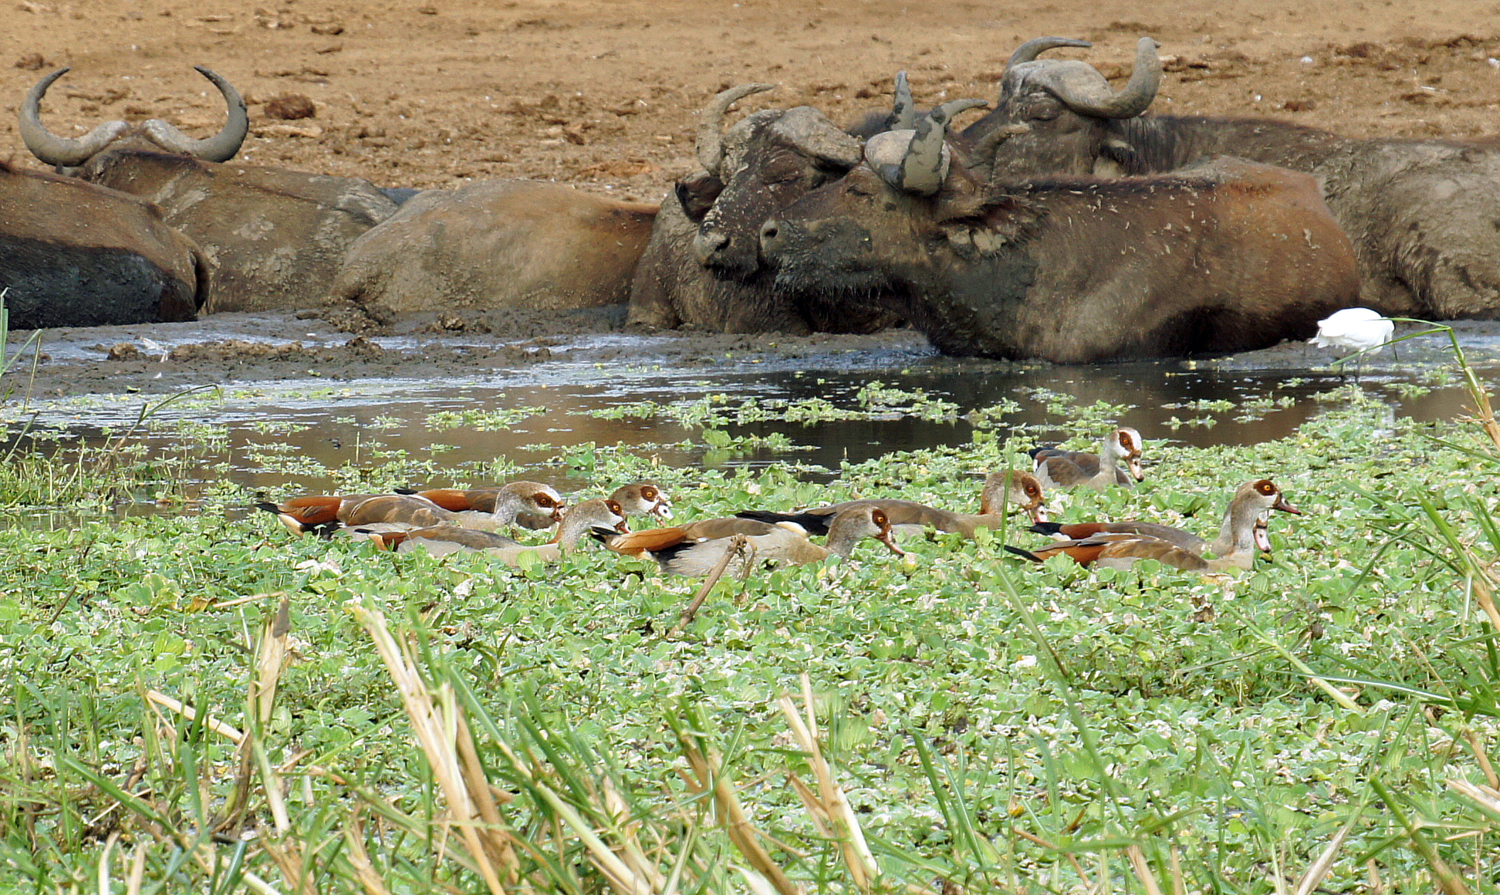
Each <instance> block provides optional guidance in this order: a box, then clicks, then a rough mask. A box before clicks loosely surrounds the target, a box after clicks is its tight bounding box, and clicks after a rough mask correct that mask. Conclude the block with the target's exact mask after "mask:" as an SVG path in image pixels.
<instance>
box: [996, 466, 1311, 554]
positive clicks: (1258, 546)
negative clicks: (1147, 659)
mask: <svg viewBox="0 0 1500 895" xmlns="http://www.w3.org/2000/svg"><path fill="white" fill-rule="evenodd" d="M1271 510H1281V511H1282V512H1286V513H1296V514H1298V515H1301V512H1302V511H1301V510H1298V509H1297V508H1296V507H1294V506H1292V505H1291V504H1289V503H1287V501H1286V498H1285V497H1283V496H1282V493H1281V489H1280V488H1278V487H1276V485H1275V484H1274V483H1273V482H1271V481H1270V480H1269V479H1260V480H1259V481H1254V482H1249V483H1246V484H1244V485H1241V486H1240V487H1239V489H1238V490H1236V491H1235V495H1234V498H1233V499H1231V501H1230V511H1229V512H1228V513H1226V514H1225V518H1224V531H1223V532H1221V535H1220V539H1219V540H1216V541H1213V542H1210V543H1208V545H1207V546H1208V548H1209V549H1211V550H1213V551H1215V555H1213V556H1211V557H1209V558H1205V557H1204V556H1203V555H1202V552H1201V551H1195V550H1191V549H1187V548H1184V547H1182V546H1180V545H1179V544H1177V543H1173V542H1172V541H1168V540H1163V539H1161V538H1154V537H1150V536H1148V535H1143V534H1138V533H1132V532H1110V531H1103V532H1099V533H1096V534H1093V535H1090V536H1088V537H1085V538H1079V539H1074V540H1068V541H1058V542H1056V543H1053V544H1050V545H1048V546H1046V547H1043V548H1041V549H1038V550H1022V549H1021V548H1019V547H1011V546H1009V545H1007V546H1006V548H1005V549H1006V550H1008V551H1010V552H1011V553H1014V554H1016V555H1018V556H1022V557H1025V558H1026V559H1030V560H1034V561H1036V562H1042V561H1044V560H1046V559H1047V557H1049V556H1053V555H1055V554H1058V553H1065V554H1067V555H1068V556H1070V557H1072V558H1073V559H1074V560H1075V561H1077V562H1078V564H1079V565H1085V566H1087V565H1099V566H1101V567H1103V568H1112V569H1125V568H1129V567H1130V566H1132V565H1134V564H1135V563H1137V562H1139V561H1140V560H1143V559H1154V560H1156V561H1158V562H1160V563H1162V564H1163V565H1169V566H1173V567H1174V568H1178V569H1182V570H1183V571H1188V572H1225V571H1229V570H1231V569H1249V568H1252V567H1253V566H1254V564H1255V557H1256V553H1257V551H1260V550H1264V551H1266V552H1269V550H1270V543H1271V542H1270V539H1269V537H1268V536H1267V534H1266V531H1265V529H1264V528H1263V527H1262V522H1263V517H1265V516H1268V515H1269V514H1270V511H1271ZM1225 535H1227V538H1226V537H1225Z"/></svg>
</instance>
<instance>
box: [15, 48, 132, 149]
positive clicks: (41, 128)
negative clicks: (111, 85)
mask: <svg viewBox="0 0 1500 895" xmlns="http://www.w3.org/2000/svg"><path fill="white" fill-rule="evenodd" d="M70 70H71V69H68V68H59V69H58V70H57V71H55V72H53V73H52V74H50V75H48V76H47V77H45V78H42V79H41V80H40V81H37V82H36V86H35V87H32V88H31V90H29V91H27V93H26V99H25V100H23V101H22V102H21V120H20V123H19V130H20V131H21V140H22V141H23V142H24V143H25V144H26V148H27V149H30V150H31V154H32V155H34V156H36V157H37V158H38V159H39V160H41V161H42V162H43V163H44V164H48V165H52V166H53V167H58V168H61V167H75V166H77V165H81V164H83V163H84V162H86V161H88V160H89V158H90V157H91V156H93V155H94V154H95V153H97V152H98V151H99V150H101V149H103V148H104V147H105V145H107V144H108V143H109V141H110V140H113V139H114V138H115V137H118V136H119V135H120V134H121V133H122V132H124V131H125V130H127V129H128V128H129V127H130V126H129V125H127V124H126V123H125V122H123V121H106V122H104V123H103V124H101V125H99V126H98V127H96V128H94V129H93V130H91V131H89V132H88V133H87V134H85V135H83V136H82V137H81V138H79V139H76V140H74V139H70V138H68V137H59V136H58V135H57V134H54V133H52V132H51V131H49V130H47V127H46V125H44V124H42V97H43V96H45V95H46V93H47V88H48V87H51V86H52V82H53V81H56V80H57V79H58V78H60V77H62V76H63V75H65V74H67V73H68V72H69V71H70Z"/></svg>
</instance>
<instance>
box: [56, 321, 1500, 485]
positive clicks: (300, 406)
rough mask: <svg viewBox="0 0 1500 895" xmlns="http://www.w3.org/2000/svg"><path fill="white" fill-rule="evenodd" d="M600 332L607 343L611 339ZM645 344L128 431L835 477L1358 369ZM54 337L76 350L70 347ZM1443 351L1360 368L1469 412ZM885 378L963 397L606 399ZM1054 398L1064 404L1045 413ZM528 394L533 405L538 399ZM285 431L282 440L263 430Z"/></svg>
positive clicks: (1255, 394) (219, 406) (211, 409)
mask: <svg viewBox="0 0 1500 895" xmlns="http://www.w3.org/2000/svg"><path fill="white" fill-rule="evenodd" d="M632 340H634V341H632ZM1486 340H1489V341H1486ZM601 342H610V343H611V344H610V345H608V346H601ZM1468 345H1469V349H1470V351H1471V360H1476V361H1477V362H1480V363H1485V364H1486V366H1485V367H1484V368H1483V369H1484V372H1485V374H1486V375H1487V376H1489V375H1491V374H1493V373H1495V371H1496V370H1497V369H1500V368H1497V367H1494V366H1489V365H1488V364H1489V362H1491V361H1493V360H1494V359H1495V356H1496V355H1500V341H1495V340H1490V337H1488V336H1485V337H1483V338H1481V337H1479V336H1474V337H1472V338H1470V339H1469V342H1468ZM652 346H653V342H652V340H651V338H650V337H644V338H636V337H630V336H623V335H611V336H587V337H580V338H578V339H576V340H574V341H573V342H571V343H568V344H564V345H562V346H560V347H559V348H558V349H557V350H555V351H554V354H555V356H557V357H558V358H559V359H558V360H554V361H548V362H543V363H537V364H532V365H528V366H526V367H524V368H518V369H515V370H509V371H505V370H502V371H498V372H491V373H486V374H485V375H484V376H482V377H473V378H447V379H441V380H434V379H379V378H371V379H364V380H360V381H342V382H336V383H329V382H326V381H322V380H318V379H313V378H303V379H280V380H276V381H267V382H254V381H251V382H245V383H240V384H236V385H234V386H226V387H223V388H221V389H220V390H218V391H217V392H211V393H200V394H197V395H194V396H190V397H189V398H188V399H184V400H181V401H177V402H173V403H171V404H168V405H167V406H164V407H161V408H159V409H156V410H154V411H153V412H152V414H151V422H152V423H153V424H154V426H155V427H156V428H157V429H158V431H157V432H156V433H151V432H147V433H143V434H138V435H134V436H132V438H133V439H138V440H140V441H142V442H143V443H145V444H147V445H149V447H150V450H151V452H152V454H153V455H154V456H155V457H157V458H159V459H163V460H170V459H171V458H173V457H174V456H176V455H178V454H179V453H187V452H185V451H184V448H183V442H182V439H181V438H180V437H179V436H178V435H175V434H167V433H171V432H172V431H173V429H174V428H175V426H176V425H177V424H178V423H180V422H182V421H189V422H199V423H205V424H211V425H212V426H214V427H216V428H217V429H218V432H219V435H218V437H219V445H218V447H217V448H216V449H215V450H214V451H212V452H209V453H206V454H202V456H201V457H198V455H196V454H195V455H194V458H193V459H189V460H187V461H184V462H188V463H199V462H202V463H204V464H213V463H220V462H222V463H227V464H228V470H229V471H228V475H229V477H230V478H231V479H232V480H233V481H234V482H235V483H237V484H239V485H242V486H245V487H247V488H250V489H253V490H257V491H267V492H272V493H281V492H284V491H285V490H287V489H288V488H292V487H295V488H297V489H299V490H322V489H324V488H327V487H330V486H332V485H333V482H332V481H331V480H329V479H325V478H322V477H320V476H319V475H317V474H316V473H299V472H289V471H286V469H285V466H286V464H280V467H281V468H275V469H273V468H269V467H268V465H266V464H265V463H264V462H263V460H264V457H265V455H266V453H267V451H268V450H275V451H279V455H280V456H284V457H285V456H291V457H296V458H302V459H305V460H306V461H310V462H309V463H307V464H304V468H305V469H315V468H318V467H321V468H325V469H336V468H339V467H344V466H347V465H349V464H353V465H355V466H368V465H376V464H379V463H381V462H383V459H384V458H389V457H393V456H394V457H408V458H418V459H421V458H435V462H436V464H437V466H438V467H439V468H440V469H444V470H454V471H456V472H455V474H454V476H453V479H454V480H457V481H467V482H472V481H473V480H474V479H473V473H472V470H473V469H475V468H476V467H478V466H480V465H482V464H486V463H489V462H490V461H492V460H495V459H496V458H503V459H504V460H506V461H508V462H509V463H511V464H514V465H515V466H516V467H519V469H520V471H521V472H523V473H526V474H534V475H535V476H536V477H539V478H545V479H547V480H550V481H554V482H558V483H559V484H561V485H563V486H564V487H569V486H571V485H575V484H576V485H583V484H586V483H587V475H586V473H585V472H580V470H586V469H587V467H588V463H587V462H586V459H585V458H586V457H587V455H588V454H589V452H591V451H592V450H593V449H594V447H595V446H600V447H603V446H619V448H621V449H624V450H627V451H634V452H638V453H640V454H642V455H649V456H653V457H656V458H657V459H658V460H659V461H660V462H661V463H662V464H664V465H667V466H673V467H682V466H709V467H732V466H739V465H749V466H757V465H764V464H769V463H777V462H786V461H788V460H792V461H796V462H799V463H803V464H812V465H814V466H816V467H822V468H824V469H826V470H830V472H828V473H819V472H818V471H817V470H816V469H813V470H811V471H809V472H808V473H807V474H808V475H809V476H810V477H814V478H816V477H819V476H820V475H828V476H831V475H832V472H831V470H836V469H837V468H838V467H839V464H840V463H841V462H842V461H846V460H847V461H851V462H859V461H862V460H865V459H869V458H872V457H877V456H880V455H883V454H886V453H888V452H891V451H895V450H909V449H916V448H923V447H932V446H939V445H962V444H966V443H968V442H969V441H970V440H971V437H972V435H973V432H974V426H973V425H972V424H971V422H970V421H969V420H968V419H967V418H966V415H967V414H969V413H970V412H971V411H975V410H984V409H986V408H993V407H996V406H1004V407H1007V408H1009V409H1007V410H1005V411H1003V412H1001V413H999V414H998V415H995V416H994V418H993V420H992V425H993V424H995V423H998V427H999V431H1001V432H1002V433H1003V432H1004V431H1006V427H1026V428H1027V429H1029V430H1030V431H1031V432H1032V433H1034V435H1035V437H1036V438H1037V439H1039V440H1044V439H1049V438H1058V437H1066V436H1068V435H1071V434H1073V433H1072V432H1070V431H1069V429H1068V427H1067V419H1066V416H1065V415H1060V414H1059V413H1058V412H1056V400H1055V396H1057V395H1066V396H1071V398H1072V400H1073V403H1074V404H1075V406H1087V405H1091V404H1093V403H1095V402H1100V401H1102V402H1107V403H1109V404H1112V405H1120V406H1122V407H1128V408H1130V409H1129V410H1128V411H1126V412H1125V413H1123V414H1122V415H1121V421H1122V422H1127V423H1129V424H1131V425H1134V426H1135V427H1136V428H1138V429H1140V430H1141V431H1142V432H1143V433H1144V434H1145V435H1146V437H1147V438H1148V439H1152V440H1171V441H1176V442H1180V443H1184V444H1190V445H1213V444H1242V443H1253V442H1258V441H1264V440H1270V439H1277V438H1282V437H1285V436H1288V435H1290V434H1292V433H1293V432H1295V431H1296V429H1297V428H1298V427H1299V426H1300V425H1301V424H1302V423H1304V422H1305V421H1306V420H1308V419H1309V418H1311V417H1312V416H1314V415H1316V414H1319V413H1323V412H1326V410H1327V409H1328V408H1330V407H1337V406H1339V401H1337V400H1333V401H1330V400H1328V399H1327V398H1326V396H1325V397H1324V398H1322V399H1314V396H1315V395H1319V394H1320V393H1322V394H1325V395H1326V393H1327V392H1329V391H1331V390H1334V389H1337V388H1339V387H1340V386H1347V385H1349V384H1350V383H1354V382H1356V380H1355V379H1354V378H1353V377H1352V376H1345V375H1341V374H1339V373H1338V372H1335V371H1332V370H1330V369H1329V368H1327V367H1326V366H1318V365H1319V364H1325V363H1326V361H1327V360H1328V358H1327V356H1319V355H1310V354H1308V353H1307V352H1306V351H1305V350H1304V349H1302V348H1301V347H1300V346H1293V347H1290V348H1287V349H1285V350H1281V351H1280V352H1279V353H1278V352H1276V351H1273V352H1270V353H1266V352H1263V353H1259V354H1257V355H1245V356H1240V357H1238V358H1230V359H1224V360H1220V361H1213V362H1198V363H1193V362H1181V361H1173V362H1158V363H1140V364H1119V365H1110V366H1097V367H1055V366H1049V365H1037V366H1023V365H1014V364H1004V363H991V362H984V361H973V360H955V359H950V358H943V357H939V356H937V355H935V354H933V353H932V352H931V351H930V350H928V349H926V348H925V347H924V346H922V345H920V344H918V343H915V342H911V343H898V344H895V345H888V346H885V347H883V348H880V349H877V350H872V351H868V352H860V353H851V352H846V351H845V352H834V353H829V354H827V355H816V354H815V355H813V356H811V357H809V356H806V355H801V356H797V357H795V358H786V357H779V356H776V355H751V354H743V355H739V356H735V357H726V358H725V359H724V360H723V361H722V362H721V363H716V364H713V365H711V366H705V365H703V364H702V363H692V364H676V363H673V362H666V361H663V359H662V358H659V357H656V356H654V355H653V353H652ZM386 347H387V349H388V350H392V351H400V350H416V349H415V346H407V345H403V344H401V343H400V340H391V342H390V344H389V345H387V346H386ZM601 347H609V348H610V349H611V350H613V351H616V352H618V351H620V350H621V349H622V347H623V349H624V350H625V352H626V354H627V355H628V356H629V357H630V359H631V361H632V362H631V363H630V364H629V365H622V364H620V363H618V362H616V363H613V364H611V365H609V366H608V367H606V366H604V365H602V364H600V363H599V362H598V361H597V360H591V358H594V357H595V356H596V352H597V351H598V350H599V349H600V348H601ZM60 350H67V349H66V346H63V348H62V349H60ZM1445 350H1446V349H1445V347H1444V345H1442V344H1435V345H1430V346H1429V347H1428V350H1427V351H1426V352H1425V354H1424V352H1423V351H1422V350H1420V349H1416V350H1414V349H1412V348H1408V349H1407V350H1406V352H1405V353H1404V354H1403V355H1402V357H1403V358H1404V359H1403V360H1397V359H1395V358H1387V359H1384V360H1381V361H1379V362H1376V363H1372V364H1370V365H1367V367H1366V369H1365V370H1364V371H1363V373H1362V375H1361V376H1360V377H1359V378H1358V380H1357V385H1358V388H1360V389H1362V390H1363V392H1364V393H1365V394H1367V395H1374V396H1377V397H1378V398H1379V399H1380V400H1382V401H1383V402H1384V403H1386V404H1387V406H1389V408H1390V411H1391V416H1392V418H1393V419H1394V418H1395V417H1397V416H1410V417H1414V418H1416V419H1419V420H1443V419H1454V418H1456V417H1458V416H1460V415H1462V414H1464V413H1466V412H1468V408H1467V399H1466V396H1465V395H1464V393H1463V392H1462V391H1461V390H1460V389H1458V388H1456V387H1452V386H1442V385H1437V386H1434V387H1431V388H1430V389H1428V390H1426V391H1425V393H1424V394H1421V395H1419V396H1415V397H1406V395H1407V394H1409V393H1411V391H1412V389H1411V388H1409V387H1408V386H1409V384H1413V383H1427V384H1428V385H1431V384H1432V383H1433V382H1434V381H1435V380H1437V381H1440V380H1441V378H1442V371H1443V370H1445V369H1451V367H1452V363H1451V355H1449V354H1447V353H1445ZM659 361H661V362H659ZM872 380H878V381H879V382H882V383H884V384H885V385H886V386H890V387H894V388H898V389H902V390H904V391H907V392H914V391H920V392H924V393H926V394H927V395H928V396H930V397H931V398H932V399H936V400H941V401H947V402H951V403H953V404H955V405H957V408H958V412H957V414H956V416H950V417H948V418H946V419H942V420H926V419H921V418H918V417H917V416H915V415H912V414H909V413H900V412H893V413H881V414H876V415H875V418H873V419H872V418H862V419H858V420H826V421H820V422H814V423H808V424H803V423H787V422H784V421H782V420H770V421H761V422H755V423H751V424H746V425H732V426H730V427H728V429H727V432H728V434H729V435H731V436H736V435H752V436H765V435H770V434H773V433H781V434H785V435H786V436H787V437H788V438H789V439H790V441H791V442H792V443H793V444H794V445H797V446H799V448H804V449H799V450H796V451H792V452H783V451H772V450H768V449H763V448H756V449H750V450H742V451H737V452H732V453H727V452H722V451H715V450H713V449H711V448H709V447H707V446H705V445H704V444H703V441H702V439H701V437H700V436H701V433H700V431H699V430H698V429H697V428H695V427H692V426H687V425H683V424H682V423H679V422H676V421H674V420H672V419H671V418H669V415H668V414H662V413H657V414H653V415H647V416H644V417H642V416H630V415H627V416H624V417H623V418H620V419H610V418H600V417H599V416H596V414H599V413H604V412H607V411H609V410H610V409H611V408H618V407H620V406H621V405H638V404H640V403H641V402H654V403H655V404H658V405H663V406H668V407H673V406H679V407H680V406H683V405H687V404H691V403H693V402H698V401H702V400H703V399H705V398H707V397H709V396H723V397H722V398H720V399H716V400H720V401H722V402H723V405H724V406H733V405H734V404H736V403H740V402H745V401H749V400H752V399H753V400H755V401H759V402H767V401H778V400H779V401H786V402H791V403H794V404H795V403H797V402H804V401H810V400H815V399H817V400H824V401H828V402H830V403H832V404H833V405H835V406H840V407H853V406H858V403H859V402H858V398H857V395H858V393H859V391H860V389H861V388H863V387H865V386H866V385H867V384H868V383H870V382H871V381H872ZM1049 396H1053V400H1051V401H1049ZM1262 398H1272V399H1276V400H1277V405H1276V406H1274V407H1272V408H1269V409H1262V410H1261V411H1259V412H1258V413H1257V414H1255V415H1254V416H1253V418H1246V414H1245V410H1244V407H1245V405H1246V404H1247V403H1248V402H1253V401H1256V400H1257V399H1262ZM152 400H160V399H149V400H148V399H136V400H100V399H97V398H93V399H78V400H73V401H64V402H57V403H54V404H50V405H44V406H42V407H40V408H39V411H40V413H39V415H38V416H37V417H36V418H35V422H34V425H36V426H38V427H40V428H42V429H49V430H54V431H64V432H67V433H69V434H71V435H76V436H80V437H81V438H82V439H83V441H84V442H85V443H89V444H99V443H102V442H103V440H104V438H105V437H106V432H113V433H118V432H121V431H124V430H126V429H129V428H130V427H131V425H132V424H133V423H135V422H136V421H137V420H138V418H139V417H140V415H141V408H142V407H143V406H147V405H149V404H150V403H151V401H152ZM1204 402H1211V403H1207V404H1206V403H1204ZM1049 403H1051V404H1052V405H1053V407H1052V409H1050V410H1049V408H1048V405H1049ZM528 409H531V410H532V412H525V411H527V410H528ZM445 411H451V412H454V413H464V412H474V411H485V412H489V413H494V412H497V411H518V417H519V419H518V421H517V422H515V423H514V424H510V425H504V426H498V427H495V426H492V427H488V428H478V429H476V428H458V429H444V428H442V427H434V426H433V425H432V417H433V415H434V414H440V413H442V412H445ZM1183 421H1186V422H1183ZM1210 423H1211V425H1210ZM277 444H280V445H282V446H281V447H280V448H274V447H273V448H268V447H267V446H268V445H277ZM570 461H571V462H570ZM464 470H468V471H469V472H463V471H464ZM200 472H201V471H200ZM193 475H194V474H193V473H190V477H192V476H193ZM201 475H202V476H203V477H207V475H208V474H207V473H201ZM214 475H216V476H217V475H218V473H214ZM439 477H440V478H441V476H439ZM444 483H445V482H433V484H444Z"/></svg>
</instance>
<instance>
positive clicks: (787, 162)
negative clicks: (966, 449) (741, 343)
mask: <svg viewBox="0 0 1500 895" xmlns="http://www.w3.org/2000/svg"><path fill="white" fill-rule="evenodd" d="M769 89H771V87H770V85H767V84H748V85H741V86H739V87H734V88H731V89H729V90H726V91H724V92H723V93H720V94H719V95H718V96H717V97H715V98H714V100H713V102H711V103H710V104H709V105H708V107H707V108H705V109H704V110H703V111H702V113H700V115H701V118H700V123H699V129H698V140H697V147H696V148H697V156H698V161H699V163H700V164H701V165H702V166H703V171H702V172H700V173H699V174H697V175H696V176H694V177H692V178H689V179H687V180H683V181H681V182H679V183H678V184H677V185H676V188H675V190H674V192H673V193H671V194H669V195H668V196H667V197H666V199H665V200H664V201H663V202H662V209H661V212H660V214H658V215H657V218H656V226H655V227H654V228H653V230H652V232H651V241H650V243H649V244H648V245H647V246H646V252H645V254H644V255H643V256H642V258H641V262H640V264H639V265H638V266H637V267H636V272H635V279H634V282H633V283H632V285H631V292H630V314H629V321H630V322H631V323H632V324H637V325H642V326H648V327H654V328H659V329H671V328H674V327H677V326H681V325H689V326H695V327H699V328H702V329H708V330H713V331H718V332H773V331H782V332H789V333H797V334H806V333H808V332H873V331H875V330H877V329H880V328H882V327H885V326H888V325H890V324H892V323H894V322H895V318H894V317H893V315H891V314H889V313H888V312H884V311H879V310H875V309H872V307H870V306H869V305H856V304H853V303H848V302H844V301H843V300H842V298H834V297H824V296H815V295H791V294H788V293H786V292H785V291H783V290H780V289H778V288H777V287H776V284H775V281H774V277H773V276H772V275H771V273H770V272H769V271H767V270H766V269H765V268H764V266H763V265H762V264H761V262H760V257H759V237H758V234H757V230H758V228H759V227H760V223H761V221H764V220H765V219H766V218H767V217H768V216H770V215H771V214H773V213H775V212H776V211H777V210H778V209H780V208H783V207H785V206H786V205H787V204H789V203H791V202H792V201H793V200H794V199H796V198H797V197H799V196H801V195H802V194H804V193H806V192H807V191H808V190H810V189H813V188H814V187H816V186H818V185H820V184H823V183H826V182H828V181H829V180H832V179H835V178H837V177H839V176H841V175H842V174H843V173H844V172H846V171H848V170H849V169H850V168H851V167H853V166H855V165H857V164H859V160H860V151H861V149H860V146H861V143H860V140H859V139H858V138H856V137H853V136H850V135H849V134H847V133H845V132H844V131H842V130H840V129H839V128H838V127H837V126H836V125H834V124H833V123H832V122H831V121H829V120H828V119H827V118H825V117H824V116H823V114H822V113H820V112H818V111H817V110H815V109H812V108H810V107H807V106H798V107H797V108H794V109H786V110H781V109H774V110H765V111H760V112H755V113H753V114H751V115H749V116H748V117H746V118H745V119H743V120H741V121H739V122H737V123H736V124H735V125H734V126H733V127H731V128H730V129H729V130H728V131H727V132H725V131H724V130H723V126H724V115H725V113H726V112H727V111H728V109H729V107H730V106H731V105H733V104H734V103H735V102H738V101H739V100H741V99H743V98H745V97H747V96H750V95H752V94H755V93H760V92H763V91H765V90H769Z"/></svg>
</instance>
